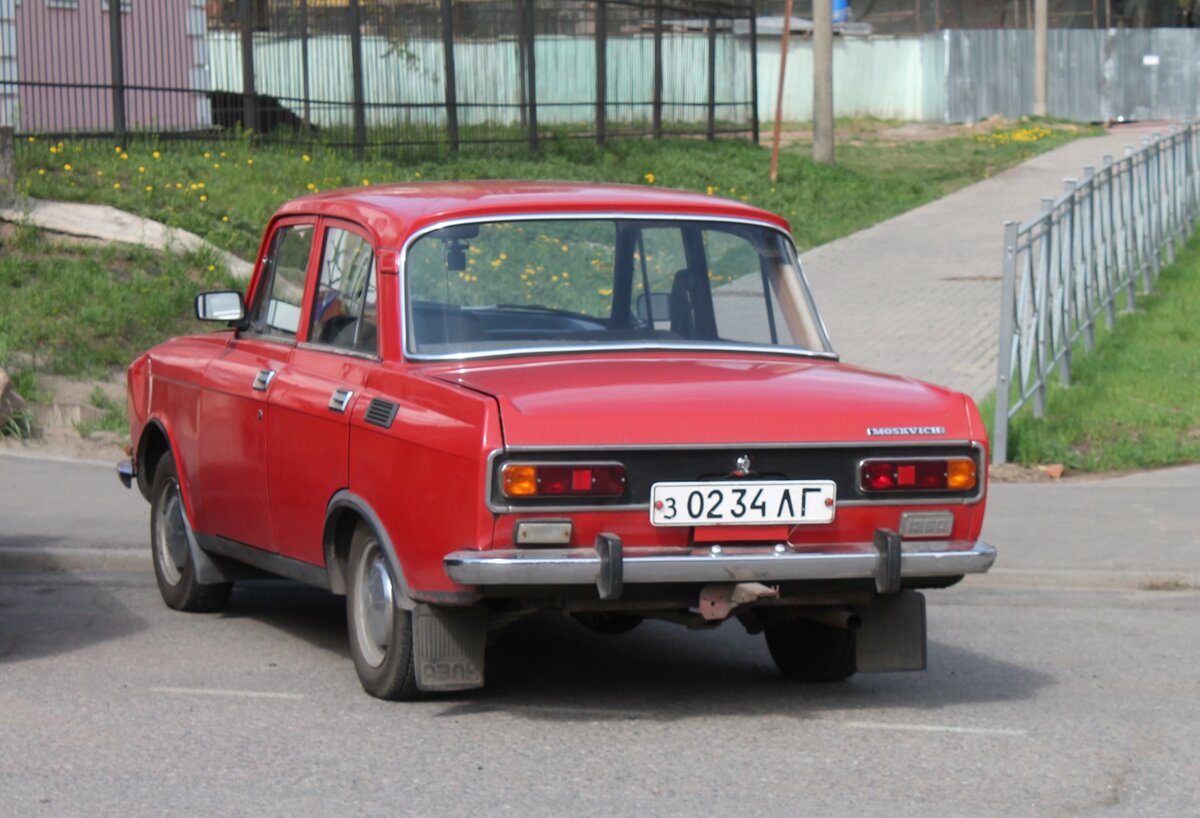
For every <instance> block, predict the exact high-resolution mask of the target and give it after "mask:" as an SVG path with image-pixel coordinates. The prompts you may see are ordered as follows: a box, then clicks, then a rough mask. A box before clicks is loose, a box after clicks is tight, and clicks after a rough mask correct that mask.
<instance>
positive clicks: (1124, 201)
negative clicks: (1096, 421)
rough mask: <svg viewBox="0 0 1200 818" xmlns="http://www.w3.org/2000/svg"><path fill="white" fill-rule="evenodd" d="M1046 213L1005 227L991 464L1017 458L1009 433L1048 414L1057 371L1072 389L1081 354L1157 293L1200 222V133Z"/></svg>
mask: <svg viewBox="0 0 1200 818" xmlns="http://www.w3.org/2000/svg"><path fill="white" fill-rule="evenodd" d="M1065 188H1066V190H1065V192H1064V193H1063V194H1062V195H1061V196H1059V197H1058V198H1057V199H1052V198H1046V199H1043V200H1042V212H1041V213H1040V214H1038V215H1037V216H1035V217H1034V218H1032V219H1030V220H1029V221H1027V222H1025V223H1023V224H1021V223H1018V222H1008V223H1006V224H1005V227H1004V231H1005V232H1004V273H1003V279H1002V288H1001V307H1000V356H999V366H998V369H999V371H998V374H997V378H996V415H995V424H994V427H993V430H992V462H993V463H1003V462H1005V461H1006V460H1007V457H1008V423H1009V421H1010V420H1011V419H1012V418H1013V416H1014V415H1015V414H1016V413H1017V412H1019V411H1020V410H1021V409H1022V407H1024V406H1025V405H1026V404H1027V403H1032V405H1033V414H1034V416H1035V417H1042V416H1043V415H1044V413H1045V411H1046V392H1047V388H1048V385H1049V381H1050V377H1051V375H1052V374H1053V373H1054V371H1055V370H1057V372H1058V377H1059V381H1060V382H1061V383H1062V384H1063V386H1069V385H1070V383H1071V358H1072V353H1073V347H1074V346H1075V345H1076V344H1078V343H1079V342H1080V341H1082V349H1083V351H1085V352H1086V351H1090V350H1091V349H1092V348H1093V347H1094V346H1095V343H1096V327H1097V323H1098V322H1099V320H1100V317H1101V316H1103V320H1104V322H1105V324H1106V326H1107V327H1109V328H1111V327H1112V326H1113V324H1114V323H1115V322H1116V320H1117V311H1118V308H1119V307H1122V306H1123V307H1126V308H1129V309H1132V308H1133V307H1134V304H1135V300H1136V295H1137V286H1138V282H1139V281H1140V282H1141V287H1142V291H1143V292H1149V291H1150V288H1151V286H1152V284H1153V281H1154V278H1155V276H1157V274H1158V271H1159V268H1160V266H1161V264H1162V261H1163V257H1164V254H1165V256H1166V258H1167V261H1168V262H1169V261H1174V259H1175V250H1176V247H1177V246H1178V245H1179V244H1180V243H1182V242H1183V241H1184V239H1186V238H1187V236H1188V235H1190V234H1191V232H1192V230H1193V229H1194V228H1195V227H1196V226H1197V221H1198V220H1200V124H1192V125H1189V126H1187V127H1184V128H1171V131H1170V133H1169V134H1168V135H1166V136H1161V135H1159V134H1155V136H1154V138H1153V139H1152V140H1145V141H1144V142H1143V145H1142V147H1141V149H1140V150H1136V151H1135V150H1134V149H1133V148H1132V147H1129V148H1126V155H1125V157H1124V158H1122V159H1120V160H1119V161H1114V160H1113V157H1111V156H1105V157H1104V164H1103V166H1102V167H1100V168H1098V169H1097V168H1095V167H1090V166H1089V167H1085V168H1084V178H1083V180H1082V181H1077V180H1074V179H1067V180H1066V182H1065Z"/></svg>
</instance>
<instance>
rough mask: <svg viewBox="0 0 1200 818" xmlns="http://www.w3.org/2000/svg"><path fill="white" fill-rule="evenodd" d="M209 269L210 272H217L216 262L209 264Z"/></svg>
mask: <svg viewBox="0 0 1200 818" xmlns="http://www.w3.org/2000/svg"><path fill="white" fill-rule="evenodd" d="M208 271H209V272H210V273H215V272H216V271H217V265H215V264H210V265H208Z"/></svg>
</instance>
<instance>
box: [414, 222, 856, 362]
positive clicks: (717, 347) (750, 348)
mask: <svg viewBox="0 0 1200 818" xmlns="http://www.w3.org/2000/svg"><path fill="white" fill-rule="evenodd" d="M586 219H605V220H612V221H622V220H624V221H654V220H662V221H688V222H704V223H709V224H743V225H750V226H753V227H762V228H765V229H767V230H772V231H774V232H776V233H778V234H779V235H781V236H782V237H783V239H784V240H785V241H786V242H787V243H788V246H789V247H791V248H792V257H793V258H794V259H795V261H796V274H797V275H798V276H799V277H800V284H801V288H802V290H803V292H804V297H805V300H806V302H807V304H808V308H809V309H810V310H811V311H812V314H813V318H814V319H815V320H816V322H817V326H818V327H819V328H820V331H821V340H822V341H824V342H825V347H826V348H825V349H824V350H815V349H814V350H809V349H802V348H800V347H785V346H772V345H755V344H735V343H726V344H680V345H678V346H668V345H665V344H662V343H661V342H660V343H658V344H649V343H641V342H639V343H627V344H592V345H588V344H569V345H568V344H564V345H555V346H548V347H537V348H533V347H521V348H520V349H514V350H504V349H496V350H486V351H480V352H455V353H449V354H445V355H432V354H429V353H424V354H422V353H418V352H414V351H413V350H412V349H411V348H410V341H411V338H410V337H409V327H410V326H411V324H412V314H411V313H410V311H409V307H410V304H411V301H410V299H409V297H408V252H409V248H411V247H412V245H413V244H415V243H416V242H417V241H418V240H419V239H421V238H423V237H424V236H426V235H427V234H429V233H432V232H434V231H436V230H441V229H443V228H446V227H457V226H459V225H463V224H488V223H492V222H502V221H507V222H515V221H553V220H563V221H566V220H574V221H581V220H586ZM399 267H400V274H399V276H398V278H399V284H400V286H399V289H398V297H399V298H400V299H401V302H402V303H401V309H400V310H398V313H399V315H400V316H401V321H400V331H401V349H402V350H403V353H402V354H403V356H404V359H405V360H408V361H418V362H427V361H463V360H475V359H480V358H517V357H529V356H532V355H561V354H570V353H580V352H627V351H630V350H658V349H679V350H687V351H691V352H706V351H711V352H755V353H759V354H761V353H764V352H765V353H768V354H774V355H782V356H787V357H793V358H822V359H828V360H833V361H836V360H838V354H837V353H836V352H835V351H834V349H833V344H832V343H831V342H830V340H829V329H828V327H826V325H825V319H824V318H823V317H822V316H821V311H820V310H819V309H817V305H816V302H815V301H814V299H813V297H812V288H811V287H810V286H809V284H808V276H806V275H805V274H804V265H803V263H802V262H801V261H800V253H799V252H798V251H797V250H796V243H795V241H793V240H792V236H791V234H789V233H788V231H786V230H784V229H783V228H782V227H780V226H779V225H777V224H774V223H773V222H769V221H766V220H763V219H751V218H747V217H745V216H706V215H703V214H696V213H670V212H655V213H638V212H625V211H566V212H561V213H556V212H553V211H543V212H539V213H514V214H505V213H494V214H489V215H487V216H470V217H464V218H460V219H446V220H444V221H438V222H434V223H432V224H429V225H426V226H425V227H422V228H421V229H420V230H417V231H416V232H414V233H413V234H412V235H410V236H409V237H408V238H407V239H405V240H404V246H403V247H401V248H400V257H399Z"/></svg>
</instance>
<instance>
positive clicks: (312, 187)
mask: <svg viewBox="0 0 1200 818" xmlns="http://www.w3.org/2000/svg"><path fill="white" fill-rule="evenodd" d="M308 189H309V190H316V189H317V186H316V185H314V184H313V183H312V182H309V183H308Z"/></svg>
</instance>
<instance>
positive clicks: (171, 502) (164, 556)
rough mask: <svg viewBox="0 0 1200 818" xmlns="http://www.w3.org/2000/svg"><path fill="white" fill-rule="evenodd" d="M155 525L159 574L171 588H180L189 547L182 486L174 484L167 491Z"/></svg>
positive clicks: (155, 545) (155, 544)
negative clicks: (181, 497)
mask: <svg viewBox="0 0 1200 818" xmlns="http://www.w3.org/2000/svg"><path fill="white" fill-rule="evenodd" d="M155 523H156V525H155V527H154V534H155V537H154V549H155V555H156V556H157V557H158V568H159V571H161V572H162V576H163V579H164V580H166V582H167V584H168V585H178V584H179V582H180V580H182V579H183V569H184V566H186V565H187V557H188V553H187V551H188V546H187V529H186V528H185V527H184V522H183V503H182V501H181V500H180V498H179V484H178V483H176V482H175V481H174V480H172V481H171V482H169V483H167V485H166V486H164V487H163V491H162V497H161V500H160V502H159V504H158V519H157V520H155Z"/></svg>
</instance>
